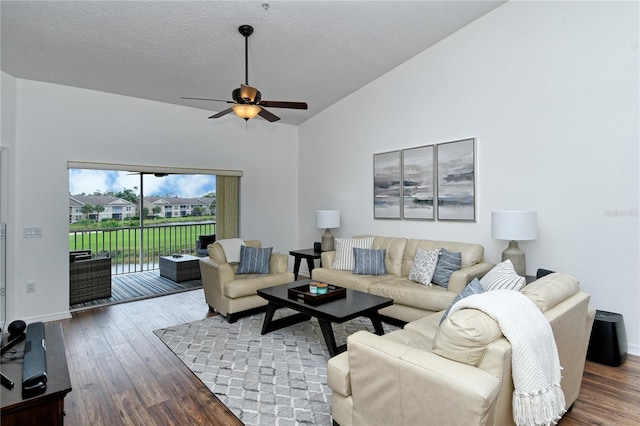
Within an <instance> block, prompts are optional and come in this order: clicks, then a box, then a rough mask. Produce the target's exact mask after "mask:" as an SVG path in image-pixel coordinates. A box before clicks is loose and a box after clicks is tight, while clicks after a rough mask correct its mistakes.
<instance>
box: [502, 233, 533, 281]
mask: <svg viewBox="0 0 640 426" xmlns="http://www.w3.org/2000/svg"><path fill="white" fill-rule="evenodd" d="M507 259H509V260H510V261H511V263H512V264H513V269H514V270H515V271H516V274H518V275H520V276H521V277H524V276H525V273H526V270H527V263H526V259H525V256H524V252H523V251H522V250H520V247H518V242H517V241H514V240H511V241H509V247H507V249H506V250H505V251H503V252H502V261H503V262H504V261H505V260H507Z"/></svg>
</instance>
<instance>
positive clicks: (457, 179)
mask: <svg viewBox="0 0 640 426" xmlns="http://www.w3.org/2000/svg"><path fill="white" fill-rule="evenodd" d="M475 142H476V140H475V139H464V140H459V141H454V142H446V143H441V144H438V145H437V146H436V158H437V161H436V162H437V172H436V173H437V182H438V185H437V195H438V196H437V200H438V201H437V212H438V213H437V214H438V220H469V221H475V220H476V154H475V151H476V150H475V145H476V144H475Z"/></svg>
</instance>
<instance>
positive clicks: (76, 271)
mask: <svg viewBox="0 0 640 426" xmlns="http://www.w3.org/2000/svg"><path fill="white" fill-rule="evenodd" d="M109 297H111V258H110V257H95V258H93V257H92V256H91V250H84V251H72V252H70V253H69V304H70V305H75V304H77V303H83V302H86V301H89V300H95V299H106V298H109Z"/></svg>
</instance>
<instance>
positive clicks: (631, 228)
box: [299, 2, 640, 354]
mask: <svg viewBox="0 0 640 426" xmlns="http://www.w3.org/2000/svg"><path fill="white" fill-rule="evenodd" d="M638 63H639V62H638V3H637V2H624V3H614V2H509V3H507V4H505V5H504V6H501V7H500V8H498V9H496V10H494V11H493V12H491V13H489V14H488V15H486V16H484V17H483V18H481V19H479V20H478V21H476V22H474V23H472V24H471V25H469V26H467V27H465V28H463V29H462V30H460V31H459V32H457V33H456V34H454V35H452V36H451V37H449V38H448V39H446V40H444V41H442V42H441V43H439V44H438V45H436V46H434V47H432V48H430V49H428V50H427V51H425V52H423V53H422V54H420V55H418V56H416V57H415V58H413V59H411V60H410V61H408V62H407V63H405V64H403V65H401V66H399V67H398V68H396V69H395V70H392V71H391V72H389V73H388V74H386V75H384V76H383V77H381V78H379V79H378V80H376V81H374V82H373V83H371V84H369V85H368V86H366V87H364V88H363V89H361V90H359V91H358V92H356V93H354V94H352V95H351V96H349V97H347V98H345V99H343V100H342V101H340V102H338V103H337V104H335V105H333V106H332V107H330V108H328V109H327V110H325V111H323V112H322V113H321V114H319V115H318V116H316V117H314V118H313V119H311V120H309V121H307V122H306V123H304V124H303V125H302V126H300V163H299V174H300V182H299V186H300V192H299V194H300V202H299V218H300V231H299V235H300V240H299V243H300V245H309V244H310V243H311V241H319V239H320V235H321V233H322V231H321V230H317V229H315V224H314V211H315V210H316V209H339V210H340V211H341V213H342V226H341V228H340V229H337V230H334V235H338V236H350V235H353V234H363V233H369V234H376V235H392V236H407V237H417V238H431V239H444V240H454V241H455V240H458V241H469V242H477V243H481V244H482V245H484V247H485V259H487V260H488V261H492V262H498V261H499V260H500V253H501V251H502V250H503V249H504V248H506V245H507V243H506V242H504V241H496V240H493V239H492V238H491V211H492V210H510V209H513V210H529V209H531V210H537V211H538V221H539V238H538V239H537V240H536V241H531V242H522V243H520V247H521V248H522V249H523V250H524V251H525V252H526V254H527V272H528V273H529V274H532V275H535V271H536V269H537V268H548V269H553V270H558V271H563V272H566V273H569V274H572V275H574V276H576V277H577V278H578V279H579V280H580V283H581V287H582V288H583V289H584V290H585V291H587V292H589V293H590V294H591V295H592V301H591V304H592V305H593V306H594V307H596V308H598V309H602V310H609V311H614V312H619V313H622V314H623V315H624V318H625V325H626V329H627V334H628V342H629V345H630V351H631V352H632V353H635V354H640V329H639V323H640V317H639V314H638V311H639V310H638V305H639V304H640V293H639V287H640V270H639V266H638V265H639V259H640V250H639V243H638V241H639V236H640V218H639V215H638V207H639V183H640V176H639V172H638V170H639V149H638V147H639V142H638V141H639V134H638V128H639V122H638V117H639V114H640V112H639V109H638V94H639V85H638V76H639V67H638ZM468 137H475V138H477V188H478V192H477V199H478V203H477V217H478V220H477V222H470V223H469V222H467V223H464V222H463V223H456V222H438V221H436V222H429V221H425V222H416V221H398V220H395V221H394V220H374V219H373V201H372V193H373V189H372V186H373V185H372V181H373V178H372V174H373V164H372V163H373V154H374V153H378V152H385V151H391V150H396V149H402V148H409V147H415V146H420V145H428V144H434V143H439V142H446V141H452V140H458V139H462V138H468ZM612 212H613V213H614V214H613V215H612ZM616 212H617V213H616ZM616 214H619V215H616Z"/></svg>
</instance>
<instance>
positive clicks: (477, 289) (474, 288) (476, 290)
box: [440, 278, 484, 324]
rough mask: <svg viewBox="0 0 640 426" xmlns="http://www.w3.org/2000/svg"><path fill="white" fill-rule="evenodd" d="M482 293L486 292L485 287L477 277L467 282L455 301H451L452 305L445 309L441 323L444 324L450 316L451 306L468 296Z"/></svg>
mask: <svg viewBox="0 0 640 426" xmlns="http://www.w3.org/2000/svg"><path fill="white" fill-rule="evenodd" d="M480 293H484V287H482V284H480V281H479V280H478V279H477V278H474V279H473V280H472V281H471V282H470V283H469V284H467V286H466V287H465V288H464V289H463V290H462V291H461V292H460V294H458V295H457V296H456V298H455V299H453V302H451V305H449V307H448V308H447V310H446V311H444V315H442V318H440V324H442V322H443V321H444V320H446V319H447V317H448V316H449V311H451V307H452V306H453V305H455V304H456V302H458V301H459V300H462V299H464V298H465V297H467V296H471V295H472V294H480Z"/></svg>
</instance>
